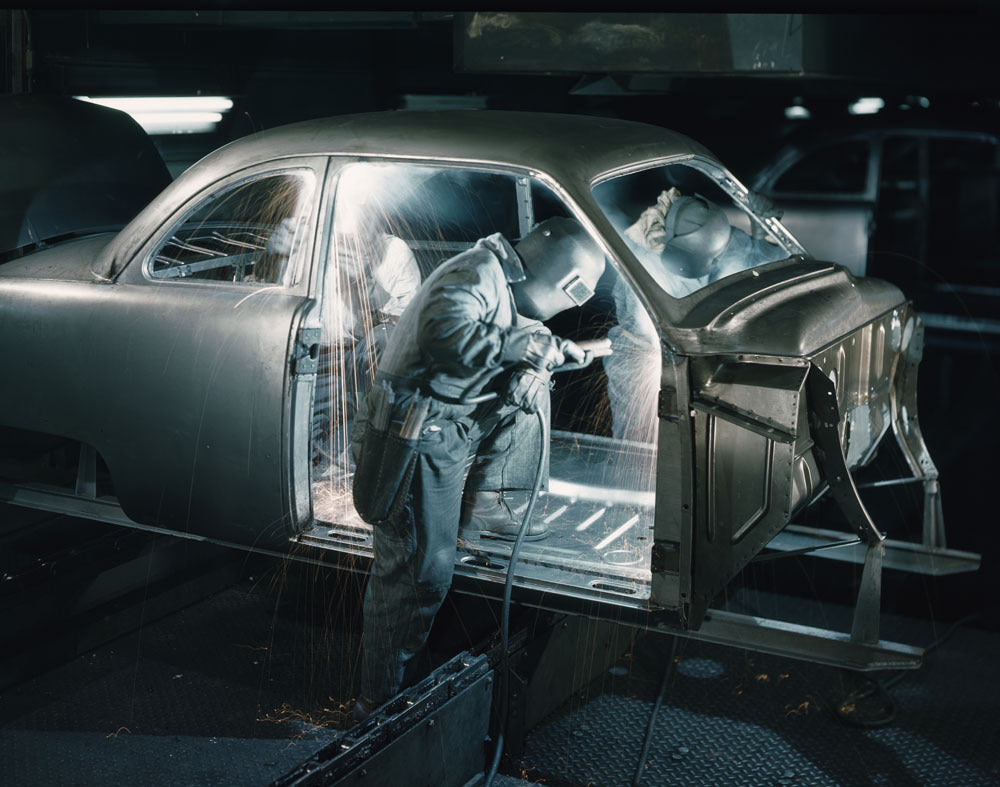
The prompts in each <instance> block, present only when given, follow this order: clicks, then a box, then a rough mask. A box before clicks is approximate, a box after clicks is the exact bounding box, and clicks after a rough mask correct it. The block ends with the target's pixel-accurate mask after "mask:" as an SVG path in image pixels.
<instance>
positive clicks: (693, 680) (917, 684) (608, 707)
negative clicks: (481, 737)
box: [521, 593, 1000, 787]
mask: <svg viewBox="0 0 1000 787" xmlns="http://www.w3.org/2000/svg"><path fill="white" fill-rule="evenodd" d="M753 600H754V602H755V603H754V604H752V605H743V606H744V608H743V609H740V610H739V611H749V612H753V611H754V609H753V607H757V608H758V609H757V611H762V612H764V613H765V614H770V613H771V612H773V609H772V610H770V611H769V610H767V609H765V610H760V609H759V607H760V606H761V602H763V604H764V606H767V607H772V608H773V607H777V606H781V607H782V608H783V609H784V610H785V612H786V614H787V613H788V607H789V605H790V606H792V607H796V606H797V607H799V609H798V612H799V617H809V616H810V615H812V616H814V617H815V616H816V615H817V614H821V615H822V616H824V617H826V618H827V622H829V623H832V624H833V625H834V626H839V627H840V628H842V629H843V628H845V627H846V626H847V625H848V622H849V618H847V617H846V615H845V614H844V610H842V609H839V608H831V607H829V606H826V607H823V608H819V607H818V605H815V604H812V605H811V604H806V603H804V602H799V601H795V600H790V599H783V598H781V597H767V596H765V595H764V594H757V593H755V594H753ZM737 601H739V599H737ZM736 606H738V604H737V605H736ZM747 607H751V608H749V609H748V608H747ZM810 610H811V612H810ZM947 628H948V627H947V626H943V625H938V626H936V627H935V626H933V625H932V624H930V623H928V622H925V621H915V620H910V619H891V618H890V619H889V620H888V621H886V622H885V625H884V626H883V636H885V637H886V638H888V639H896V640H898V641H906V642H912V643H921V644H929V643H930V642H932V641H933V640H934V639H936V638H937V637H938V636H940V635H941V634H942V633H943V632H944V631H945V629H947ZM669 653H670V640H669V638H668V637H665V636H663V635H654V634H649V635H645V636H643V637H640V638H639V639H638V640H637V643H636V647H635V648H634V649H633V652H632V654H631V656H630V658H626V659H624V660H622V661H620V662H619V663H618V664H617V665H616V666H615V667H614V668H612V670H611V671H610V672H609V673H607V674H605V675H604V676H602V677H601V678H600V679H599V680H598V681H596V682H594V683H593V684H591V686H590V687H589V689H588V691H587V692H586V693H585V695H582V696H577V697H574V698H573V699H572V700H571V701H569V702H567V703H566V704H565V705H564V706H563V707H562V708H560V709H559V710H557V711H556V712H554V713H553V714H552V715H551V716H550V717H549V718H547V719H545V720H544V721H543V722H542V723H541V724H540V725H538V726H537V727H536V728H535V730H534V731H533V732H532V733H531V734H529V736H528V737H527V739H526V742H525V753H524V757H523V761H522V763H521V767H522V772H523V773H526V774H528V775H529V776H530V778H531V780H532V781H537V782H543V783H547V784H562V785H604V786H606V787H616V786H617V785H629V784H631V783H632V778H633V775H634V770H635V767H636V764H637V762H638V760H639V756H640V752H641V750H642V745H643V738H644V735H645V731H646V726H647V723H648V721H649V718H650V714H651V711H652V708H653V703H654V702H655V699H656V695H657V692H658V691H659V687H660V682H661V679H662V674H663V666H664V664H665V663H666V660H667V658H668V656H669ZM998 667H1000V634H998V633H997V632H987V631H982V630H977V629H974V628H970V627H963V628H960V629H958V630H957V631H956V632H955V633H954V634H953V636H952V637H950V638H949V639H948V640H947V641H946V642H945V643H944V644H943V645H941V646H940V648H938V649H936V650H934V651H933V652H932V653H931V654H929V655H928V656H927V659H926V663H925V666H924V667H923V668H922V669H920V670H918V671H915V672H912V673H909V674H907V675H906V677H905V678H903V679H902V680H901V681H900V682H899V683H897V684H896V685H894V686H893V687H891V688H890V689H889V694H890V696H891V697H892V698H893V699H894V700H895V703H896V717H895V720H894V721H893V723H892V724H891V725H889V726H886V727H881V728H873V729H860V728H857V727H852V726H848V725H845V724H844V723H842V722H840V721H839V720H838V719H837V718H836V716H835V714H834V712H833V710H834V708H835V707H837V706H838V705H840V703H841V702H842V701H843V700H844V698H845V697H846V696H847V695H848V693H849V692H850V691H851V690H852V689H855V688H857V687H859V686H860V685H861V683H862V682H863V679H861V678H859V676H857V675H854V674H851V673H847V672H842V671H838V670H835V669H832V668H828V667H822V666H819V665H813V664H807V663H804V662H798V661H792V660H788V659H782V658H779V657H776V656H767V655H762V654H759V653H753V652H750V651H743V650H739V649H735V648H727V647H722V646H717V645H712V644H709V643H702V642H696V641H693V640H679V641H678V647H677V655H676V660H675V668H674V670H673V673H672V675H671V677H670V680H669V682H668V684H667V689H666V693H665V696H664V701H663V704H662V706H661V708H660V711H659V713H658V715H657V721H656V725H655V727H654V733H653V737H652V743H651V746H650V752H649V756H648V759H647V762H646V768H645V771H644V775H643V779H642V782H641V784H643V785H650V786H653V785H697V784H704V785H719V784H740V785H779V784H781V785H784V784H788V785H871V784H886V785H900V784H902V785H908V784H921V785H925V784H926V785H936V784H941V785H952V784H962V785H988V784H1000V685H998V682H997V680H996V673H997V669H998ZM881 677H886V676H884V675H883V676H881ZM857 705H858V708H857V713H864V714H867V717H868V718H876V717H883V716H884V715H885V714H884V713H883V711H884V710H885V708H886V707H887V706H886V705H885V703H884V701H883V700H881V699H879V698H869V699H866V700H859V702H858V703H857ZM865 705H867V706H868V707H864V706H865Z"/></svg>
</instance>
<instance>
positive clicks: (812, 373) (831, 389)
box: [806, 365, 884, 544]
mask: <svg viewBox="0 0 1000 787" xmlns="http://www.w3.org/2000/svg"><path fill="white" fill-rule="evenodd" d="M806 385H807V386H808V390H809V428H810V431H811V432H812V436H813V441H814V444H815V446H814V449H813V450H814V455H815V457H816V462H817V464H818V465H819V467H820V470H821V471H822V472H823V475H824V476H825V477H826V481H827V483H828V484H829V485H830V492H831V493H832V494H833V497H834V500H836V501H837V505H839V506H840V510H841V511H843V512H844V516H846V517H847V521H848V523H849V524H850V526H851V527H852V528H853V529H854V531H855V532H856V533H857V534H858V536H859V537H860V538H861V540H862V541H864V542H865V543H866V544H875V543H881V542H882V540H883V539H884V536H883V535H882V534H881V533H879V531H878V528H877V527H875V523H874V522H873V521H872V518H871V516H870V515H869V514H868V510H867V509H866V508H865V504H864V503H862V502H861V497H860V495H859V494H858V489H857V487H856V486H855V485H854V479H853V478H852V477H851V471H850V468H848V466H847V460H846V459H845V458H844V449H843V447H842V446H841V445H840V434H839V433H838V431H837V426H838V424H839V423H840V409H839V408H838V406H837V389H836V387H835V386H834V384H833V381H832V380H830V378H829V377H827V376H826V375H825V374H823V372H822V370H820V369H819V367H817V366H815V365H812V366H810V368H809V374H808V375H807V376H806Z"/></svg>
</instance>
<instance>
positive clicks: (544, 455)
mask: <svg viewBox="0 0 1000 787" xmlns="http://www.w3.org/2000/svg"><path fill="white" fill-rule="evenodd" d="M536 415H537V416H538V424H539V426H540V427H541V437H542V449H541V450H540V451H539V452H538V469H537V470H536V471H535V486H534V487H533V488H532V490H531V497H530V498H529V499H528V507H527V508H526V509H524V518H523V519H522V520H521V527H520V528H519V529H518V531H517V538H516V539H514V546H513V547H511V550H510V562H509V563H508V564H507V580H506V582H504V586H503V607H502V611H501V613H500V647H501V649H502V650H501V652H500V681H501V683H500V688H499V691H500V703H501V705H500V708H501V711H500V713H498V714H497V715H498V717H499V719H500V732H499V733H498V734H497V748H496V751H495V752H494V754H493V763H492V764H491V765H490V772H489V774H487V776H486V787H491V785H492V784H493V779H494V778H496V775H497V770H498V769H499V768H500V757H501V756H502V755H503V723H504V717H506V715H507V691H508V688H509V686H510V659H509V655H508V652H507V650H508V644H509V641H510V597H511V594H512V593H513V590H514V565H515V563H517V555H518V553H519V552H520V551H521V544H522V543H523V542H524V537H525V535H527V533H528V525H529V524H530V523H531V515H532V513H534V510H535V503H537V502H538V493H539V492H540V491H541V489H542V480H543V478H544V474H545V468H546V466H547V465H548V463H549V419H548V417H547V416H546V414H545V413H544V412H542V411H538V412H537V413H536ZM672 660H673V658H672V657H671V661H672Z"/></svg>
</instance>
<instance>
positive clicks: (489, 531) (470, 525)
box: [459, 490, 549, 541]
mask: <svg viewBox="0 0 1000 787" xmlns="http://www.w3.org/2000/svg"><path fill="white" fill-rule="evenodd" d="M530 498H531V493H530V492H524V491H520V492H497V491H495V490H494V491H488V492H476V494H475V497H473V498H471V499H470V498H469V497H466V498H465V500H464V501H463V506H462V524H461V529H460V530H459V535H460V536H461V537H462V538H463V539H464V540H466V541H468V540H471V539H472V538H475V536H476V535H479V536H480V537H481V538H499V539H502V540H504V541H514V540H515V539H517V533H518V531H519V530H520V529H521V521H522V518H523V517H524V513H525V511H527V509H528V502H529V501H530ZM548 534H549V530H548V527H547V526H546V524H545V523H544V522H541V521H539V520H537V519H534V518H532V521H531V524H529V525H528V532H527V533H525V535H524V540H525V541H537V540H538V539H540V538H545V536H547V535H548Z"/></svg>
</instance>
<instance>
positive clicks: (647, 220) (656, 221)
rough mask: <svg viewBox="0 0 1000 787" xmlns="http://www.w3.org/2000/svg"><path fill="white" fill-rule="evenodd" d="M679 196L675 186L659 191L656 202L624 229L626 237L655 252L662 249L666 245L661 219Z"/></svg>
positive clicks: (665, 235) (665, 234)
mask: <svg viewBox="0 0 1000 787" xmlns="http://www.w3.org/2000/svg"><path fill="white" fill-rule="evenodd" d="M679 196H681V193H680V191H678V190H677V188H671V189H669V190H668V191H661V192H660V195H659V196H658V197H657V198H656V204H655V205H651V206H650V207H648V208H646V210H644V211H643V212H642V215H640V216H639V218H638V220H637V221H636V222H635V224H633V225H632V226H631V227H629V228H628V229H627V230H625V235H626V237H627V238H628V239H629V240H631V241H632V242H633V243H635V244H636V245H638V246H642V247H643V248H644V249H647V250H649V251H652V252H656V253H659V252H661V251H663V249H664V248H665V247H666V245H667V233H666V231H665V230H664V228H663V221H664V219H665V218H666V217H667V212H668V211H669V210H670V206H671V205H672V204H673V203H674V200H676V199H677V198H678V197H679Z"/></svg>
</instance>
